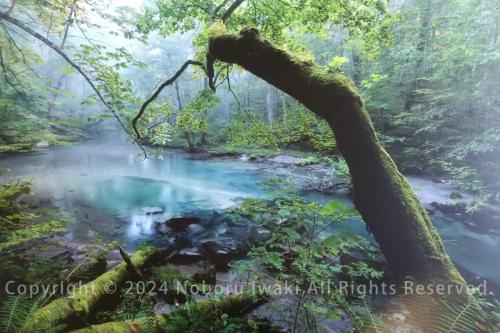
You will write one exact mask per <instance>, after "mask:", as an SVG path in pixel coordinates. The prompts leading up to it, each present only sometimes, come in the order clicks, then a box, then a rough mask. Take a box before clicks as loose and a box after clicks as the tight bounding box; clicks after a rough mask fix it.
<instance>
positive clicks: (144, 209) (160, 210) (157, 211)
mask: <svg viewBox="0 0 500 333" xmlns="http://www.w3.org/2000/svg"><path fill="white" fill-rule="evenodd" d="M141 212H142V213H143V214H146V215H153V214H161V213H163V207H154V206H146V207H142V208H141Z"/></svg>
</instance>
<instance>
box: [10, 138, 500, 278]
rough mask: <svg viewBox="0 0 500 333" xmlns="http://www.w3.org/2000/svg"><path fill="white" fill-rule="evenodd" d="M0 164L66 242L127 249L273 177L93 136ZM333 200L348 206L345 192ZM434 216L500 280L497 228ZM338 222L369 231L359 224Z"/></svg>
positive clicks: (252, 167) (476, 266)
mask: <svg viewBox="0 0 500 333" xmlns="http://www.w3.org/2000/svg"><path fill="white" fill-rule="evenodd" d="M5 167H7V168H10V169H12V171H11V172H10V173H9V175H8V177H21V178H24V179H32V180H33V182H34V186H33V190H34V192H35V193H36V194H37V195H36V197H37V198H39V200H41V201H43V200H45V201H50V202H53V203H55V205H56V206H57V207H59V208H60V209H61V210H62V211H64V212H66V213H67V214H69V215H71V216H75V217H76V223H73V224H71V225H70V227H69V232H68V239H69V240H71V241H76V242H89V241H93V240H95V239H96V238H97V237H101V238H103V239H105V240H118V241H120V242H122V243H124V244H126V245H127V247H129V248H134V247H136V246H138V245H139V244H140V243H141V242H144V241H147V240H153V239H156V240H158V237H160V238H161V237H168V235H167V236H165V235H158V233H157V232H156V230H155V222H159V221H165V220H166V219H167V218H170V217H174V216H182V215H187V214H190V213H199V212H210V211H213V210H220V209H223V208H226V207H229V206H231V205H234V204H236V203H237V202H238V201H239V200H241V199H242V198H246V197H264V196H265V192H264V191H263V190H262V188H261V186H260V185H259V181H260V180H262V179H264V178H268V177H272V176H275V175H276V170H273V169H274V168H273V167H271V168H269V166H268V165H264V164H260V163H249V162H244V161H239V160H238V159H209V160H192V159H190V155H188V154H186V153H183V152H181V151H176V150H170V151H167V152H165V153H164V154H163V159H160V160H159V159H154V160H153V159H146V160H144V159H142V158H141V157H140V156H138V155H137V149H136V147H134V146H131V145H128V144H125V143H113V142H109V141H99V140H93V141H89V142H85V143H82V144H79V145H75V146H73V147H63V148H52V149H50V150H46V151H42V152H38V153H30V154H21V155H15V156H8V157H2V158H0V168H5ZM4 177H5V176H4ZM410 181H411V182H412V184H413V186H414V187H415V189H416V190H417V194H418V195H419V197H420V198H421V200H422V201H423V202H424V203H426V201H431V200H438V199H439V198H440V197H443V196H445V195H446V189H445V188H443V186H442V185H439V184H437V185H434V184H433V183H432V182H430V181H427V180H422V179H417V178H411V179H410ZM307 197H308V199H309V200H314V201H318V202H326V201H327V200H330V199H331V197H330V196H325V195H323V194H319V193H308V195H307ZM334 197H335V199H337V200H339V201H341V202H343V203H344V204H346V205H352V203H351V202H350V200H349V198H348V196H347V195H346V194H341V193H340V194H337V195H335V196H334ZM40 198H41V199H40ZM144 207H160V208H161V209H162V210H163V212H162V213H161V214H157V215H146V214H143V213H142V212H141V208H144ZM432 219H433V222H434V223H435V225H436V226H437V227H438V230H439V231H440V234H441V236H442V238H443V240H444V242H445V246H446V249H447V251H448V253H449V255H450V256H451V258H452V259H453V260H454V262H455V263H457V264H458V265H459V266H460V267H462V268H464V269H465V270H467V271H468V272H470V276H471V278H473V277H474V276H481V277H484V278H487V279H488V280H489V281H492V282H495V283H498V284H500V265H499V263H500V261H499V257H498V255H499V253H500V233H499V231H498V230H489V231H487V232H482V233H479V232H477V231H472V230H470V229H468V228H467V227H465V226H464V224H462V223H461V222H458V221H455V220H453V219H450V218H448V217H445V216H443V215H442V214H439V213H437V214H436V215H434V216H433V217H432ZM343 225H344V227H345V228H346V229H348V230H351V231H352V232H355V233H357V234H361V235H364V236H368V232H367V231H366V228H365V226H364V224H362V223H361V222H359V221H355V220H350V221H347V222H345V223H344V224H343ZM160 240H161V239H160Z"/></svg>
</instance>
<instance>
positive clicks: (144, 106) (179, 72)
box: [132, 60, 206, 139]
mask: <svg viewBox="0 0 500 333" xmlns="http://www.w3.org/2000/svg"><path fill="white" fill-rule="evenodd" d="M189 65H195V66H199V67H201V68H203V70H205V71H206V69H205V65H204V64H203V63H201V62H199V61H195V60H187V61H186V62H185V63H184V64H183V65H182V66H181V67H180V68H179V69H178V70H177V72H176V73H175V74H174V75H173V76H172V77H171V78H169V79H168V80H166V81H165V82H163V83H162V84H161V85H160V86H159V87H158V89H156V91H155V92H154V93H153V95H151V97H149V98H148V99H147V100H146V101H145V102H144V104H142V106H141V109H140V110H139V113H137V114H136V115H135V117H134V119H132V128H133V129H134V132H135V135H136V136H137V138H138V139H141V135H140V134H139V130H138V129H137V122H138V121H139V119H141V117H142V115H143V114H144V112H145V111H146V109H147V107H148V105H149V104H151V102H153V101H154V100H155V99H156V98H158V96H159V95H160V93H161V92H162V90H163V89H165V88H166V87H167V86H169V85H171V84H172V83H174V82H175V80H177V79H178V78H179V76H181V75H182V73H184V71H185V70H186V69H187V68H188V67H189Z"/></svg>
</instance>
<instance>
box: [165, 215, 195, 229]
mask: <svg viewBox="0 0 500 333" xmlns="http://www.w3.org/2000/svg"><path fill="white" fill-rule="evenodd" d="M200 222H201V219H200V218H199V217H195V216H193V217H174V218H171V219H169V220H167V221H166V222H165V224H166V225H167V226H168V227H170V228H172V229H174V230H185V229H187V228H188V227H189V226H190V225H192V224H198V223H200Z"/></svg>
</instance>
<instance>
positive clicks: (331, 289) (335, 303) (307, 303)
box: [231, 179, 382, 331]
mask: <svg viewBox="0 0 500 333" xmlns="http://www.w3.org/2000/svg"><path fill="white" fill-rule="evenodd" d="M267 188H268V191H270V193H272V195H273V197H274V199H273V200H272V202H271V203H269V202H266V201H263V200H256V199H250V200H245V201H244V202H243V204H242V205H241V206H240V207H239V208H237V209H232V211H231V212H232V213H233V214H240V215H243V216H249V217H252V219H253V220H254V221H257V223H261V224H263V225H266V226H272V227H271V236H270V237H269V238H268V239H267V240H265V241H264V242H263V243H262V244H259V245H258V246H256V247H254V248H252V249H251V251H250V253H249V257H250V260H251V261H247V262H245V261H242V262H239V263H237V264H236V269H237V271H238V272H239V274H240V276H241V277H242V278H244V279H246V281H247V283H248V281H250V280H252V281H255V280H263V279H264V280H265V279H266V278H265V270H268V271H269V272H271V274H272V276H273V278H275V279H277V280H278V281H279V283H287V284H289V285H291V286H293V288H295V287H298V288H299V290H300V292H299V293H298V294H297V295H296V296H295V297H296V302H297V310H296V316H298V315H299V312H300V313H305V314H306V315H307V316H308V318H309V319H310V318H311V317H312V318H324V317H328V318H340V317H341V316H342V315H344V314H347V315H349V316H350V317H351V319H352V320H353V322H354V323H355V324H356V325H359V326H360V327H361V326H364V323H363V318H364V317H363V316H364V314H363V313H357V312H356V311H354V310H353V309H351V306H350V303H351V301H350V300H348V298H349V297H356V296H357V295H344V294H343V293H342V292H341V291H340V290H339V289H338V284H337V282H338V280H340V279H343V280H345V281H348V282H349V283H358V282H361V281H367V280H377V279H380V278H381V276H382V273H381V272H380V271H378V270H377V269H375V268H373V267H372V266H370V265H369V264H367V262H365V261H362V260H353V261H352V262H344V261H343V260H342V259H341V258H343V257H354V258H355V257H357V256H359V255H360V253H363V254H364V256H365V257H364V258H365V259H364V260H371V261H372V262H378V261H380V256H379V254H378V252H377V250H376V249H375V248H374V247H373V246H372V245H371V244H370V243H369V242H368V241H366V240H364V239H363V238H361V237H359V236H355V235H352V234H350V233H348V232H342V233H340V234H339V233H332V231H331V228H332V227H333V226H334V225H335V224H338V223H339V222H340V221H343V220H345V219H347V218H350V217H353V216H356V214H357V213H356V212H355V211H354V210H353V209H351V208H346V207H345V206H343V205H342V204H340V203H338V202H336V201H330V202H328V203H326V204H324V205H319V204H317V203H310V202H305V201H304V200H303V199H302V198H301V197H300V195H299V194H298V193H296V192H295V191H294V190H293V188H292V187H290V185H289V184H287V183H286V182H283V181H282V180H278V179H276V180H274V179H273V180H270V181H268V182H267ZM270 212H271V216H269V214H270ZM265 215H267V217H266V218H263V217H264V216H265ZM314 320H315V319H314ZM310 324H311V323H310ZM297 325H298V322H297V319H295V324H294V331H301V330H303V329H304V328H302V329H301V330H299V329H298V327H299V326H297ZM300 327H302V326H300Z"/></svg>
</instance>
